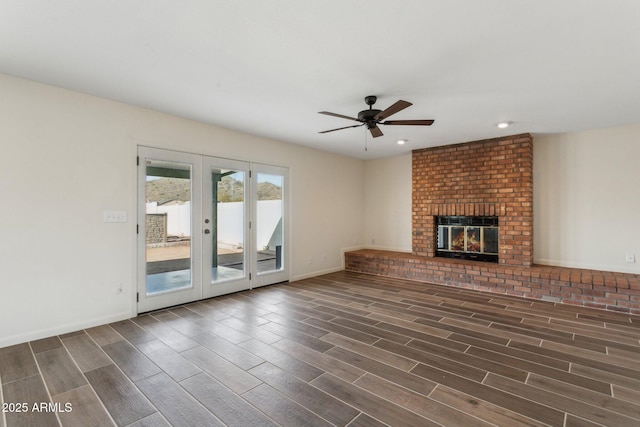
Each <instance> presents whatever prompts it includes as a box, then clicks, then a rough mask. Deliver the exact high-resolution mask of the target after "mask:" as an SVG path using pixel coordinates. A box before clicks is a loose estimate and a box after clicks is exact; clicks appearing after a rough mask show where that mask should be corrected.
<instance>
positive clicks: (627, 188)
mask: <svg viewBox="0 0 640 427" xmlns="http://www.w3.org/2000/svg"><path fill="white" fill-rule="evenodd" d="M533 164H534V166H533V182H534V185H533V189H534V204H533V205H534V261H535V262H536V263H539V264H548V265H559V266H566V267H579V268H591V269H597V270H606V271H621V272H629V273H640V264H639V263H638V261H640V260H636V263H633V264H629V263H626V262H625V254H627V253H631V254H635V256H636V257H638V256H640V227H638V219H639V218H640V125H634V126H624V127H617V128H611V129H599V130H592V131H587V132H576V133H569V134H561V135H549V136H536V137H534V144H533Z"/></svg>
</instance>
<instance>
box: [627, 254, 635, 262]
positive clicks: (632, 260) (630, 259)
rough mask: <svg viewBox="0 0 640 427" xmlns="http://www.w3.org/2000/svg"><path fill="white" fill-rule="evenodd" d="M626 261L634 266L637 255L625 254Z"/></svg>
mask: <svg viewBox="0 0 640 427" xmlns="http://www.w3.org/2000/svg"><path fill="white" fill-rule="evenodd" d="M625 259H626V260H627V262H628V263H629V264H633V263H635V262H636V256H635V254H625Z"/></svg>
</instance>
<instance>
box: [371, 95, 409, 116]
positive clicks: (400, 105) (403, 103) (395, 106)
mask: <svg viewBox="0 0 640 427" xmlns="http://www.w3.org/2000/svg"><path fill="white" fill-rule="evenodd" d="M412 105H413V104H412V103H410V102H407V101H403V100H400V101H398V102H396V103H395V104H393V105H392V106H391V107H389V108H387V109H386V110H384V111H381V112H379V113H378V114H377V115H376V116H375V117H374V119H375V120H376V121H380V120H384V119H386V118H387V117H389V116H391V115H392V114H395V113H397V112H398V111H402V110H404V109H405V108H407V107H410V106H412Z"/></svg>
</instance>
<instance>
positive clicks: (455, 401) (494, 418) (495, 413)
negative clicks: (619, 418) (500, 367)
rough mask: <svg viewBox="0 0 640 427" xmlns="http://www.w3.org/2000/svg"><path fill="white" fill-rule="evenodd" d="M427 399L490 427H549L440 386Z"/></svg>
mask: <svg viewBox="0 0 640 427" xmlns="http://www.w3.org/2000/svg"><path fill="white" fill-rule="evenodd" d="M429 398H430V399H433V400H435V401H436V402H440V403H442V404H444V405H447V406H448V407H451V408H456V409H457V410H459V411H462V412H464V413H465V414H467V415H469V416H473V417H477V418H478V419H480V420H484V421H486V422H488V423H489V424H491V425H496V426H518V427H542V426H548V425H549V424H547V423H544V422H541V421H537V420H534V419H532V418H529V417H525V416H524V415H521V414H519V413H517V412H514V411H512V410H509V409H506V408H503V407H501V406H499V405H494V404H493V403H490V402H487V401H485V400H482V399H478V398H477V397H475V396H471V395H469V394H467V393H464V392H461V391H459V390H456V389H454V388H451V387H447V386H443V385H441V384H438V386H437V387H436V388H435V389H434V390H433V392H431V394H430V395H429ZM445 425H446V424H445ZM558 425H562V424H558Z"/></svg>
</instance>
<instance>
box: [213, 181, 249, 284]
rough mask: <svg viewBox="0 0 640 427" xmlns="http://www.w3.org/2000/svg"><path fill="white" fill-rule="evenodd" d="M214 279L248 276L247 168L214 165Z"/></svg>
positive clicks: (221, 280) (218, 280) (233, 278)
mask: <svg viewBox="0 0 640 427" xmlns="http://www.w3.org/2000/svg"><path fill="white" fill-rule="evenodd" d="M211 180H212V184H213V185H212V189H213V194H212V197H211V200H212V206H211V208H212V224H213V226H212V230H211V233H210V234H209V236H211V239H212V247H213V254H212V258H211V283H213V284H215V283H216V282H223V281H227V280H235V279H240V278H243V277H245V275H246V273H245V272H246V264H247V263H246V260H245V235H244V230H245V221H246V218H245V215H244V213H245V202H246V201H245V197H246V195H245V172H243V171H235V170H230V169H216V168H212V169H211Z"/></svg>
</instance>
